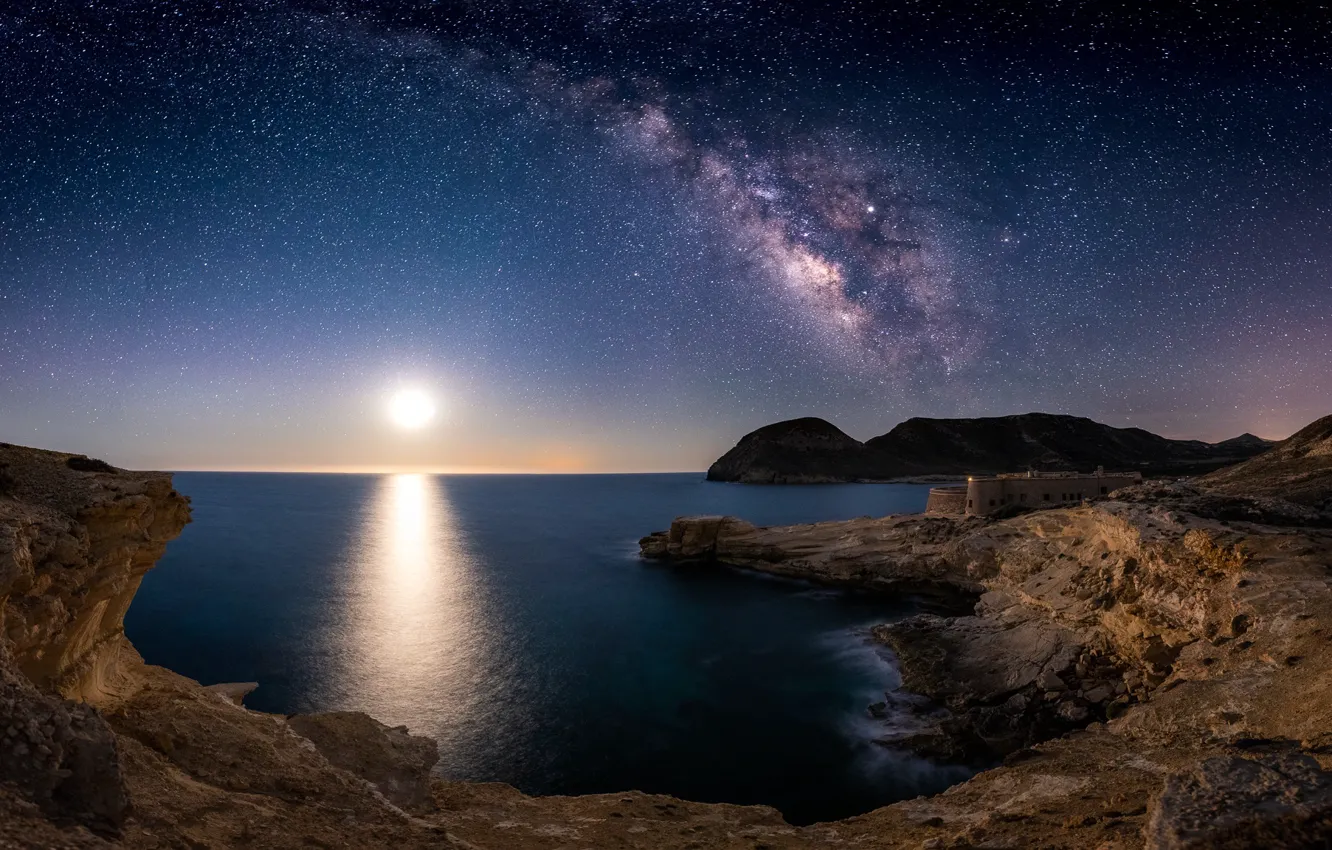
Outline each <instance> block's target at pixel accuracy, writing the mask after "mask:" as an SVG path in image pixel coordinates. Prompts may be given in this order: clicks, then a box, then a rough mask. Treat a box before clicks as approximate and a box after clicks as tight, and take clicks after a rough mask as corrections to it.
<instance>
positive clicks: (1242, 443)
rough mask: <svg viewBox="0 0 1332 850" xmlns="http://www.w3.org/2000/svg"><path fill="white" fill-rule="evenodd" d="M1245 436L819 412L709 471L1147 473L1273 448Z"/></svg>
mask: <svg viewBox="0 0 1332 850" xmlns="http://www.w3.org/2000/svg"><path fill="white" fill-rule="evenodd" d="M1271 446H1272V443H1271V442H1270V441H1268V440H1264V439H1261V438H1259V437H1255V436H1254V435H1252V434H1243V435H1241V436H1239V437H1235V438H1233V439H1229V440H1225V441H1224V442H1220V443H1204V442H1201V441H1199V440H1171V439H1167V438H1165V437H1161V436H1158V435H1156V434H1153V433H1151V432H1150V431H1144V430H1143V429H1141V428H1114V427H1112V426H1110V425H1103V424H1101V423H1100V422H1094V421H1092V420H1091V419H1086V418H1083V417H1080V416H1064V415H1058V414H1051V413H1024V414H1020V415H1016V416H995V417H986V418H979V419H925V418H919V417H918V418H913V419H908V420H906V421H905V422H903V423H901V424H900V425H898V426H896V427H895V428H893V429H892V430H891V431H889V432H888V433H886V434H883V435H882V436H878V437H874V438H872V439H870V440H867V441H865V442H863V443H862V442H860V441H859V440H856V439H854V438H853V437H850V436H848V435H847V434H845V433H843V432H842V431H841V430H840V429H838V428H837V427H836V426H835V425H833V424H832V423H830V422H827V421H825V420H823V419H819V418H816V417H805V418H803V419H791V420H787V421H785V422H777V423H774V424H772V425H766V426H764V427H762V428H759V429H758V430H756V431H752V432H750V433H748V434H746V435H745V436H744V437H741V438H740V442H739V443H737V444H736V445H735V447H734V448H733V449H731V450H730V451H728V452H727V453H726V454H724V455H722V456H721V458H719V459H718V460H717V461H716V462H715V463H714V464H712V466H711V467H710V468H709V469H708V480H710V481H738V482H741V483H746V484H828V483H838V482H849V481H884V480H889V479H894V478H904V477H911V476H931V475H937V476H950V475H968V474H977V475H984V474H993V473H1001V472H1014V471H1021V470H1024V469H1028V468H1034V469H1041V470H1068V471H1077V470H1081V471H1084V472H1085V471H1088V470H1091V469H1094V468H1095V467H1097V466H1104V467H1105V468H1107V469H1114V470H1121V471H1139V472H1142V473H1143V474H1145V475H1198V474H1201V473H1204V472H1210V471H1212V470H1214V469H1218V468H1220V467H1223V466H1227V465H1230V464H1234V463H1238V462H1240V461H1242V460H1246V459H1248V458H1251V457H1253V456H1254V455H1257V454H1260V453H1261V452H1264V451H1266V450H1267V449H1269V448H1271Z"/></svg>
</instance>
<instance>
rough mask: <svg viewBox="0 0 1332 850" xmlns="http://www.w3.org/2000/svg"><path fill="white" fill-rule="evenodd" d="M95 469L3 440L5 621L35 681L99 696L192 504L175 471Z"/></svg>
mask: <svg viewBox="0 0 1332 850" xmlns="http://www.w3.org/2000/svg"><path fill="white" fill-rule="evenodd" d="M89 467H90V464H89V462H88V459H87V458H81V456H79V455H61V454H58V453H54V452H35V451H33V450H27V449H20V448H18V447H15V446H8V445H0V470H2V471H3V473H4V475H5V477H6V481H7V486H6V489H7V491H8V492H7V494H5V495H6V496H7V498H5V497H3V496H0V599H3V600H4V604H3V605H2V606H0V628H3V632H4V635H5V637H6V639H7V641H8V643H9V646H10V649H11V651H12V653H13V657H14V661H15V662H16V663H17V665H18V667H19V669H20V670H21V671H22V672H23V674H24V675H25V676H27V678H28V679H30V680H31V681H32V682H33V683H34V684H35V685H37V686H38V687H39V688H41V689H43V690H49V691H54V692H57V693H59V694H61V695H63V696H66V697H69V698H71V699H77V700H93V701H95V700H96V699H97V698H98V697H100V696H101V695H103V693H104V692H106V691H108V690H111V689H114V687H115V679H116V677H117V673H118V664H119V660H120V657H121V654H122V652H123V651H124V650H125V648H126V643H125V637H124V620H125V612H126V610H128V608H129V604H130V602H131V600H133V598H134V594H135V592H136V591H137V590H138V588H139V582H140V581H141V580H142V578H143V575H144V573H146V572H147V571H148V570H149V569H151V568H152V567H153V565H154V564H155V563H156V562H157V559H158V558H159V557H161V555H162V553H163V551H164V550H165V547H166V543H167V541H168V540H171V539H172V538H174V537H175V536H176V535H178V534H179V533H180V531H181V529H182V528H184V526H185V523H187V522H189V502H188V500H187V499H185V497H183V496H181V495H180V494H179V493H177V492H176V491H175V490H173V489H172V487H171V479H170V477H169V476H166V475H160V474H154V473H122V472H114V471H103V469H102V468H100V467H95V466H94V467H92V468H91V469H90V468H89ZM106 469H109V467H107V468H106Z"/></svg>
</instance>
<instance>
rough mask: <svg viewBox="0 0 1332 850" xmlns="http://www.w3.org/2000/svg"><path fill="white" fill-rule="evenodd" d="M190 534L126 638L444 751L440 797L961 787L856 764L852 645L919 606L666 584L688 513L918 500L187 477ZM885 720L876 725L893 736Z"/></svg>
mask: <svg viewBox="0 0 1332 850" xmlns="http://www.w3.org/2000/svg"><path fill="white" fill-rule="evenodd" d="M175 484H176V487H177V488H178V489H179V490H180V491H181V492H183V493H185V494H187V495H189V496H190V497H191V498H192V500H193V508H194V522H193V523H192V524H191V525H190V526H188V527H187V528H186V530H185V532H184V534H183V535H182V536H181V538H180V539H179V540H177V541H175V542H174V543H172V544H171V546H170V547H169V548H168V551H167V554H166V556H165V557H164V558H163V559H162V561H161V563H160V565H159V567H158V568H157V569H156V570H154V571H152V572H150V573H149V574H148V576H147V577H146V578H145V580H144V583H143V586H142V588H141V590H140V591H139V594H138V596H137V597H136V599H135V601H134V604H133V606H132V607H131V609H130V612H129V616H128V617H127V620H126V631H127V633H128V635H129V637H130V639H131V640H132V641H133V642H134V644H135V645H136V646H137V647H138V648H139V650H140V651H141V652H142V654H143V655H144V657H145V658H146V659H147V660H148V661H149V662H150V663H155V664H161V665H164V666H167V667H169V668H171V669H173V670H176V671H178V672H181V673H183V674H185V675H188V676H191V677H193V678H196V679H199V680H200V681H202V682H204V683H205V684H208V683H212V682H221V681H258V682H259V683H260V687H259V689H258V690H257V691H256V692H255V693H254V694H252V695H251V696H250V697H249V698H248V699H247V705H250V706H251V707H253V708H256V709H259V710H264V711H272V712H284V713H293V712H308V711H328V710H343V709H345V710H360V711H366V712H368V713H370V714H371V715H373V716H375V717H377V718H379V719H381V720H382V721H384V722H385V723H389V724H405V725H407V726H408V727H410V728H411V729H412V731H413V732H416V733H419V734H425V735H430V736H431V737H434V738H435V739H436V740H438V742H439V749H440V763H439V766H438V771H439V772H440V774H441V775H443V776H445V777H448V778H451V779H467V780H477V781H500V782H507V783H511V784H513V785H515V786H517V787H518V788H520V789H521V790H523V791H525V792H527V793H532V794H583V793H598V792H610V791H621V790H629V789H637V790H642V791H647V792H658V793H667V794H672V795H675V796H678V797H681V798H685V799H692V800H700V801H707V802H731V803H761V804H766V805H771V806H774V807H776V808H777V809H779V810H780V811H781V812H782V813H783V815H784V816H785V817H786V818H787V819H788V820H789V821H791V822H792V823H797V824H801V823H810V822H814V821H823V820H831V819H836V818H842V817H846V816H849V815H853V814H857V813H860V812H864V811H868V810H870V809H873V808H876V807H878V806H881V805H885V804H887V803H891V802H894V801H896V800H900V799H904V798H909V797H914V796H917V795H919V794H928V793H934V792H937V791H939V790H941V789H942V788H944V787H947V786H948V785H950V784H952V783H954V782H956V781H959V780H961V779H963V778H965V777H966V776H967V775H968V772H967V771H965V770H962V769H959V768H941V767H937V766H934V765H931V764H929V763H927V762H924V761H921V760H918V759H915V758H913V757H910V756H906V755H903V754H899V753H896V752H892V751H888V750H885V749H883V748H882V747H880V746H879V745H877V744H875V743H873V738H874V736H875V732H876V729H880V728H881V724H882V722H883V721H881V720H872V719H871V718H870V717H869V716H868V714H867V712H866V706H867V705H869V704H870V703H873V702H878V701H880V700H882V699H883V693H884V691H891V690H892V689H894V688H896V687H897V686H898V684H899V682H898V677H897V672H896V670H895V668H894V666H893V664H892V660H891V658H890V657H889V656H887V655H885V654H884V653H883V652H882V651H881V650H880V649H878V648H876V647H875V646H873V645H871V644H870V643H869V642H867V640H866V631H867V629H868V627H869V626H871V625H873V624H876V623H882V622H887V621H890V620H893V619H895V618H899V617H903V616H907V615H910V614H912V613H915V612H916V611H918V610H920V608H921V606H922V605H923V604H924V603H922V602H921V601H919V600H916V599H913V598H901V599H889V598H885V597H882V596H870V595H864V594H858V593H855V592H849V591H842V590H830V589H826V588H820V587H815V586H810V585H805V584H801V583H798V582H787V581H777V580H772V579H763V578H759V577H756V576H752V575H747V574H742V573H738V572H732V571H727V570H715V569H689V568H672V567H665V566H658V565H652V564H648V563H645V562H642V561H640V560H639V559H638V558H637V555H636V551H637V545H636V544H637V538H638V537H639V536H640V535H642V534H645V533H647V532H648V531H651V530H654V529H658V528H664V527H665V526H666V525H667V524H669V521H670V520H671V518H672V517H674V516H677V515H682V514H699V513H729V514H734V515H737V516H740V517H743V518H745V519H748V520H750V521H752V522H755V523H759V524H788V523H796V522H814V521H821V520H829V519H847V518H851V517H855V516H861V515H882V514H888V513H902V512H910V511H918V510H921V509H922V508H923V506H924V504H925V499H926V493H927V491H928V487H927V486H921V485H891V484H883V485H868V484H862V485H829V486H818V487H785V488H775V487H747V486H739V485H725V484H715V483H706V482H703V481H702V480H701V476H699V475H695V474H686V475H608V476H426V475H388V476H358V475H287V474H240V473H179V474H177V475H176V479H175ZM889 720H891V718H890V719H889Z"/></svg>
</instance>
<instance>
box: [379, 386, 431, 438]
mask: <svg viewBox="0 0 1332 850" xmlns="http://www.w3.org/2000/svg"><path fill="white" fill-rule="evenodd" d="M434 418H435V403H434V402H433V401H431V400H430V396H428V395H426V394H425V393H423V392H421V391H420V390H399V391H398V392H396V393H394V394H393V398H391V399H389V419H392V420H393V424H394V425H397V426H398V427H399V428H405V429H407V430H409V431H415V430H416V429H418V428H423V427H425V425H426V423H428V422H429V421H430V420H431V419H434Z"/></svg>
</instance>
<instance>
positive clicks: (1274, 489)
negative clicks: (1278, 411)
mask: <svg viewBox="0 0 1332 850" xmlns="http://www.w3.org/2000/svg"><path fill="white" fill-rule="evenodd" d="M1201 483H1202V484H1203V485H1204V486H1206V487H1209V488H1211V489H1214V490H1220V491H1221V492H1223V493H1232V494H1235V495H1243V496H1272V497H1277V498H1281V499H1286V500H1288V501H1291V502H1299V503H1301V504H1305V505H1312V506H1314V507H1318V508H1322V509H1323V510H1332V416H1324V417H1323V418H1322V419H1319V420H1318V421H1316V422H1314V423H1312V424H1310V425H1307V426H1305V427H1304V428H1302V429H1300V430H1299V431H1297V432H1295V433H1294V434H1293V435H1291V437H1290V438H1289V439H1286V440H1282V441H1281V442H1279V443H1277V444H1276V446H1275V447H1274V448H1273V449H1272V450H1271V451H1269V452H1265V453H1264V454H1261V455H1258V456H1257V457H1255V458H1253V459H1252V460H1248V461H1245V462H1244V463H1241V464H1239V465H1237V466H1232V467H1229V468H1227V469H1222V470H1219V471H1217V472H1214V473H1212V474H1211V475H1208V476H1206V477H1205V478H1203V479H1202V481H1201Z"/></svg>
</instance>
